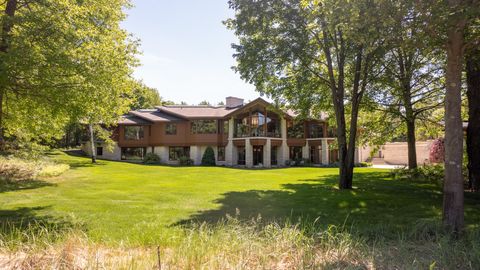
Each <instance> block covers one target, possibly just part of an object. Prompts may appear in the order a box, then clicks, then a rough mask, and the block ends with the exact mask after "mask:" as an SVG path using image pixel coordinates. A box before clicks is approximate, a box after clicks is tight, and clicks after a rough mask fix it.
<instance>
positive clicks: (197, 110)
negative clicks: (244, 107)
mask: <svg viewBox="0 0 480 270" xmlns="http://www.w3.org/2000/svg"><path fill="white" fill-rule="evenodd" d="M157 108H158V110H160V111H161V112H164V113H168V114H171V115H174V116H177V117H182V118H187V119H195V118H224V117H225V116H226V115H228V114H230V113H231V112H234V111H236V110H237V109H238V108H241V107H236V108H226V107H225V106H218V107H215V106H188V105H170V106H159V107H157Z"/></svg>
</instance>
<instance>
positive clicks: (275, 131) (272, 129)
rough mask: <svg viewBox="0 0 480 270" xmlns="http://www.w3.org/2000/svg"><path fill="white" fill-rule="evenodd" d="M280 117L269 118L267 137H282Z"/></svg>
mask: <svg viewBox="0 0 480 270" xmlns="http://www.w3.org/2000/svg"><path fill="white" fill-rule="evenodd" d="M281 136H282V135H281V132H280V119H275V118H267V137H275V138H280V137H281Z"/></svg>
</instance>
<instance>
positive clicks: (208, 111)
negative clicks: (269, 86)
mask: <svg viewBox="0 0 480 270" xmlns="http://www.w3.org/2000/svg"><path fill="white" fill-rule="evenodd" d="M257 105H262V106H267V107H270V108H272V109H275V108H274V107H273V105H272V104H271V103H269V102H268V101H266V100H264V99H263V98H257V99H255V100H253V101H251V102H249V103H247V104H244V105H241V106H238V107H234V108H227V107H226V106H209V105H198V106H192V105H167V106H157V107H156V108H155V109H144V110H135V111H130V112H129V114H128V115H125V116H123V117H122V119H121V120H120V121H119V124H124V125H128V124H132V125H133V124H141V125H145V124H151V123H154V122H176V121H182V120H187V119H222V118H227V117H231V116H233V115H235V114H236V113H242V112H245V110H248V109H251V108H255V106H257ZM278 112H279V113H281V111H279V110H278ZM283 114H284V115H285V116H286V117H287V118H294V117H296V116H298V114H297V113H296V112H295V111H293V110H287V111H283ZM324 118H325V117H324V115H323V114H322V115H321V120H323V119H324Z"/></svg>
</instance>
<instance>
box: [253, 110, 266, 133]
mask: <svg viewBox="0 0 480 270" xmlns="http://www.w3.org/2000/svg"><path fill="white" fill-rule="evenodd" d="M251 119H252V121H251V136H252V137H264V136H265V122H266V118H265V115H264V114H263V113H262V112H259V111H256V112H253V113H252V116H251Z"/></svg>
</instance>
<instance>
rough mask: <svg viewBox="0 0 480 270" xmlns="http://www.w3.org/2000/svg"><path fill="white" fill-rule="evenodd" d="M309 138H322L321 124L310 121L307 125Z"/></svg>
mask: <svg viewBox="0 0 480 270" xmlns="http://www.w3.org/2000/svg"><path fill="white" fill-rule="evenodd" d="M308 137H309V138H323V124H320V123H312V124H310V125H309V127H308Z"/></svg>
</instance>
